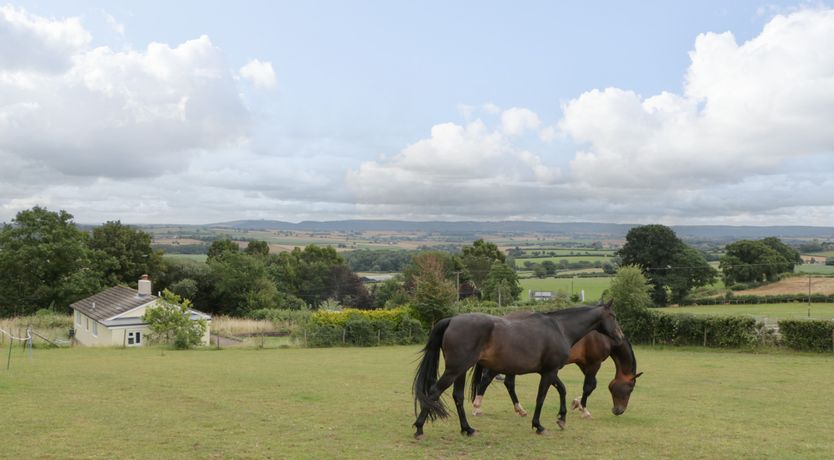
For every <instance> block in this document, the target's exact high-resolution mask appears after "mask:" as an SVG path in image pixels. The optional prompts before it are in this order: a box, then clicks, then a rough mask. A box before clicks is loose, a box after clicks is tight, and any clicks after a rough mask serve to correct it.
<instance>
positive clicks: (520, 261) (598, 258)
mask: <svg viewBox="0 0 834 460" xmlns="http://www.w3.org/2000/svg"><path fill="white" fill-rule="evenodd" d="M546 260H549V261H550V262H553V263H555V264H557V265H558V264H559V262H560V261H562V260H565V261H567V262H568V263H576V262H591V263H593V262H600V263H605V262H610V261H611V258H610V257H606V256H586V255H576V256H551V257H535V258H522V259H515V266H516V267H517V268H524V262H527V261H529V262H533V263H535V264H541V263H542V262H544V261H546Z"/></svg>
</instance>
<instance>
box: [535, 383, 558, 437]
mask: <svg viewBox="0 0 834 460" xmlns="http://www.w3.org/2000/svg"><path fill="white" fill-rule="evenodd" d="M541 376H542V378H541V380H539V392H538V394H537V395H536V410H535V411H533V428H534V429H535V430H536V433H537V434H542V433H544V427H543V426H542V424H541V423H540V419H541V415H542V406H543V405H544V398H546V397H547V390H548V389H549V388H550V385H552V384H553V381H554V379H555V378H556V372H555V371H554V372H542V374H541Z"/></svg>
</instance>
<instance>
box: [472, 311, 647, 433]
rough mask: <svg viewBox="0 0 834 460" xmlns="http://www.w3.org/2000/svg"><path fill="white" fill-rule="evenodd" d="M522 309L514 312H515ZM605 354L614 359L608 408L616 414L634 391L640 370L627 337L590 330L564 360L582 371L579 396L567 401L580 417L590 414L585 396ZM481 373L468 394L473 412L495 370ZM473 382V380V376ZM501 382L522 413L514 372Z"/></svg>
mask: <svg viewBox="0 0 834 460" xmlns="http://www.w3.org/2000/svg"><path fill="white" fill-rule="evenodd" d="M519 314H522V313H515V314H514V315H519ZM609 356H611V359H612V361H614V367H615V368H616V370H615V372H614V379H613V380H611V383H609V384H608V390H609V391H610V392H611V399H612V400H613V402H614V406H613V407H612V408H611V412H613V413H614V415H620V414H622V413H623V412H625V410H626V409H627V408H628V400H629V397H630V396H631V392H632V391H634V385H635V384H636V383H637V377H640V376H641V375H643V373H642V372H640V373H638V372H637V358H635V356H634V350H633V349H632V348H631V343H630V342H629V341H628V340H623V342H622V343H621V344H619V345H617V344H615V343H614V341H613V340H611V339H610V338H609V337H608V336H607V335H605V334H600V333H599V332H596V331H591V332H590V333H588V335H586V336H585V337H582V339H581V340H580V341H579V342H576V344H575V345H574V346H573V347H572V348H571V349H570V356H568V361H567V363H566V364H576V365H577V366H579V369H581V370H582V373H583V374H585V383H584V385H583V387H582V396H580V397H578V398H576V399H574V400H573V402H572V403H571V408H572V409H579V410H580V411H581V412H582V417H583V418H590V417H591V412H590V411H588V409H587V405H588V397H589V396H590V395H591V393H592V392H593V391H594V389H596V387H597V372H599V368H600V366H601V365H602V362H603V361H605V360H606V359H607V358H608V357H609ZM478 372H479V371H478V365H476V366H475V373H478ZM482 373H483V377H482V378H481V381H480V382H479V383H478V384H477V388H473V392H472V395H473V397H474V399H473V402H472V404H473V405H474V406H475V415H480V414H481V404H482V403H483V395H484V393H485V392H486V389H487V387H488V386H489V384H490V383H491V382H492V379H493V378H495V376H496V375H497V374H498V373H497V372H494V371H492V370H489V369H485V370H483V372H482ZM473 382H475V380H474V379H473ZM504 386H505V387H506V388H507V392H508V393H509V394H510V399H511V400H512V402H513V409H514V410H515V412H516V413H517V414H518V415H519V416H522V417H524V416H526V415H527V411H525V410H524V408H523V407H521V403H519V402H518V396H516V393H515V376H514V375H507V376H506V377H505V378H504Z"/></svg>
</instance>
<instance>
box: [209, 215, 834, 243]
mask: <svg viewBox="0 0 834 460" xmlns="http://www.w3.org/2000/svg"><path fill="white" fill-rule="evenodd" d="M636 226H638V225H637V224H607V223H597V222H562V223H556V222H532V221H501V222H475V221H457V222H444V221H425V222H414V221H403V220H333V221H303V222H299V223H292V222H283V221H277V220H237V221H232V222H221V223H216V224H209V225H206V227H215V228H218V227H219V228H234V229H240V230H280V231H314V232H316V231H320V232H334V231H340V232H364V231H391V232H428V233H442V234H456V233H464V234H471V233H546V234H560V235H566V236H572V237H582V236H589V237H596V238H599V237H607V238H624V237H625V235H626V233H628V231H629V230H630V229H631V228H633V227H636ZM672 229H673V230H674V231H675V233H677V234H678V236H680V237H681V238H687V239H710V240H737V239H746V238H749V239H757V238H764V237H768V236H776V237H779V238H787V239H797V238H834V227H811V226H761V227H758V226H732V225H674V226H672Z"/></svg>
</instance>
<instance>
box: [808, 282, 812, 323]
mask: <svg viewBox="0 0 834 460" xmlns="http://www.w3.org/2000/svg"><path fill="white" fill-rule="evenodd" d="M808 317H809V318H810V317H811V275H808Z"/></svg>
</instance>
